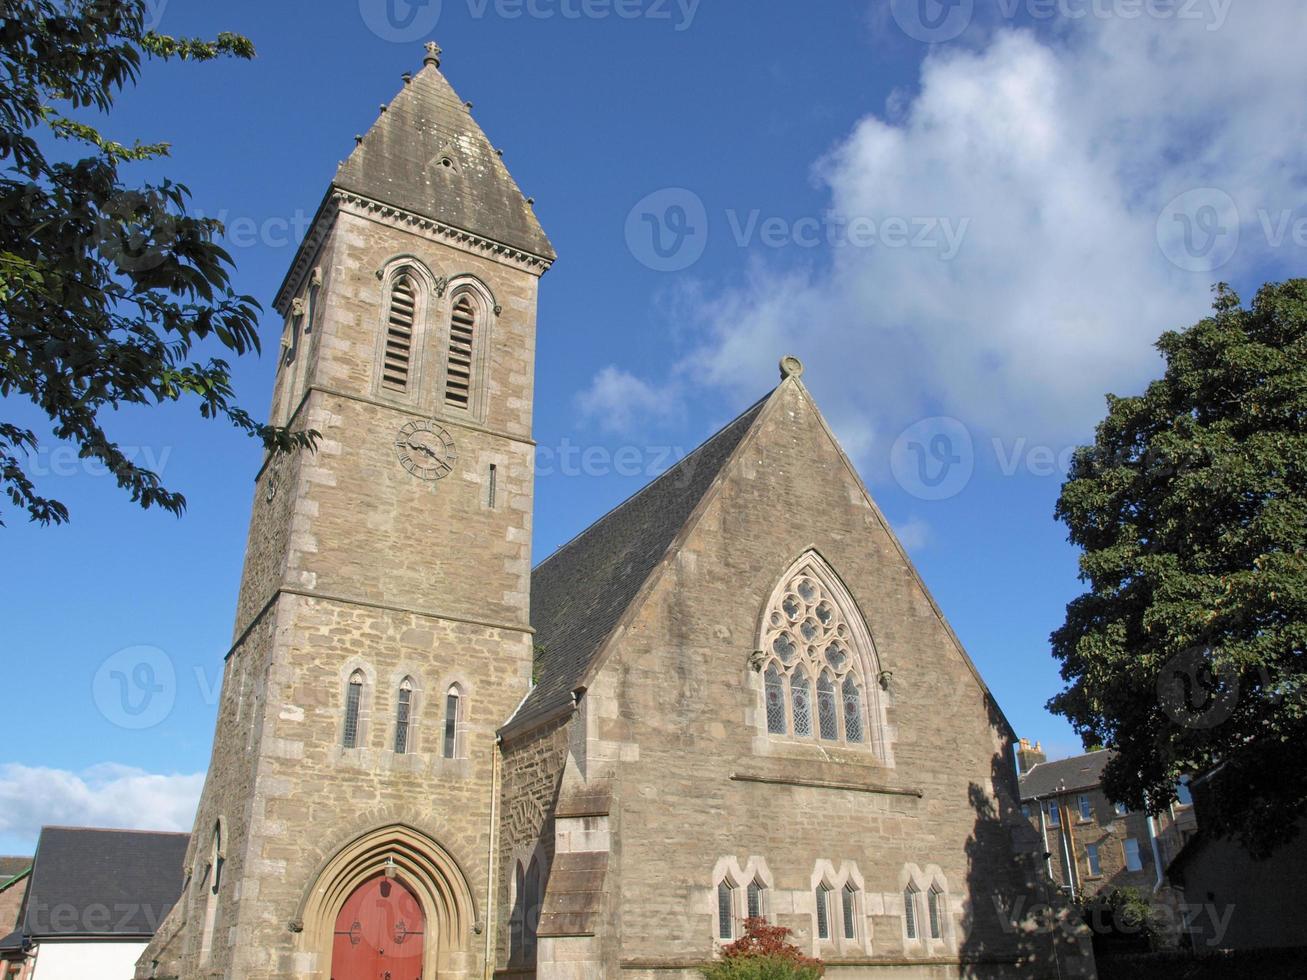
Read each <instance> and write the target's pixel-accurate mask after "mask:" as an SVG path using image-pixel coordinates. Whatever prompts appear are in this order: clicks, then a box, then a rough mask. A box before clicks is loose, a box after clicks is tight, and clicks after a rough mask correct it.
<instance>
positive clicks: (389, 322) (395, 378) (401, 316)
mask: <svg viewBox="0 0 1307 980" xmlns="http://www.w3.org/2000/svg"><path fill="white" fill-rule="evenodd" d="M417 301H418V294H417V284H416V283H415V282H414V280H413V276H412V275H410V274H409V273H408V272H401V273H400V274H399V275H397V276H396V277H395V278H394V279H393V280H392V281H391V284H390V304H389V309H388V310H387V313H386V338H385V340H386V342H385V349H384V351H383V354H382V364H381V386H382V387H383V388H388V389H390V390H391V391H398V392H407V391H408V386H409V381H410V379H411V377H412V373H413V365H414V361H415V359H416V352H415V349H414V341H413V337H414V329H415V326H416V323H417Z"/></svg>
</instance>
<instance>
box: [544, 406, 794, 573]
mask: <svg viewBox="0 0 1307 980" xmlns="http://www.w3.org/2000/svg"><path fill="white" fill-rule="evenodd" d="M775 393H776V389H775V388H773V389H772V390H771V391H769V392H767V394H765V395H763V396H762V397H761V398H759V399H758V400H757V401H756V402H754V403H753V404H752V405H750V406H749V407H748V408H746V409H745V410H744V411H743V412H741V413H740V414H739V415H737V416H735V418H733V419H731V420H730V421H729V422H727V423H726V424H725V425H723V426H722V427H721V428H719V429H718V430H717V431H716V432H714V433H713V434H712V435H710V436H708V438H706V439H705V440H704V441H703V442H701V443H699V445H697V446H695V447H694V448H693V449H692V450H690V451H689V452H688V453H686V454H685V455H684V456H682V457H681V458H680V459H678V460H677V461H676V462H675V463H674V464H673V465H671V466H669V467H668V468H667V469H665V470H663V471H662V472H661V473H659V474H658V475H657V476H656V477H654V478H653V479H652V480H650V481H649V482H648V483H646V484H645V485H644V486H642V487H640V489H639V490H636V491H635V492H634V493H632V494H631V495H630V496H629V497H627V498H625V499H624V500H622V501H621V502H620V503H617V504H615V505H613V506H612V507H610V508H609V509H608V510H607V511H605V512H604V513H603V514H601V515H600V516H599V517H597V518H595V519H594V520H593V521H591V522H590V523H589V524H587V525H586V526H585V527H584V528H582V529H581V530H580V531H578V532H577V533H576V534H574V535H572V537H570V538H569V539H568V540H567V541H565V542H563V543H562V544H560V545H559V546H558V547H557V548H555V549H554V550H553V551H551V552H550V553H549V554H548V555H546V556H545V557H544V558H543V559H541V561H540V564H538V565H536V566H535V568H533V569H531V571H532V574H534V573H535V572H537V571H539V570H540V569H542V568H544V567H545V566H546V565H547V564H549V563H550V562H551V561H553V560H554V559H555V558H557V557H558V556H559V555H561V554H562V553H563V552H565V551H567V549H568V548H570V547H572V545H574V544H576V543H577V542H578V541H580V540H581V539H582V538H584V537H585V536H586V535H587V534H589V533H590V531H591V530H593V529H594V528H596V527H598V526H599V525H600V524H602V523H603V522H604V521H606V520H608V518H610V517H612V516H613V515H614V514H616V513H617V512H618V511H619V510H621V509H622V508H623V507H625V506H627V505H628V504H631V503H634V502H635V501H636V500H638V499H639V498H640V497H641V496H643V495H644V494H646V493H648V492H649V491H650V490H652V489H653V488H654V487H656V486H657V485H658V483H659V482H660V481H662V480H664V479H666V478H667V477H669V476H671V475H672V474H673V473H675V472H676V471H677V470H679V469H680V468H681V467H683V466H684V465H685V464H686V463H688V462H689V461H690V460H692V459H694V457H696V456H698V455H699V454H700V453H702V452H704V451H705V450H706V449H707V448H708V447H709V446H711V445H712V444H713V442H715V441H716V440H717V438H718V437H719V436H721V435H723V434H724V433H725V432H726V431H727V430H729V429H730V428H731V427H732V426H734V425H736V424H738V423H739V421H740V420H741V419H743V418H744V417H745V416H746V415H748V414H749V413H750V412H752V411H754V410H755V409H757V407H758V406H759V405H761V404H762V403H763V402H765V401H767V399H769V398H770V397H771V396H772V395H773V394H775Z"/></svg>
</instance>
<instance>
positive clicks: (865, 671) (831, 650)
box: [754, 552, 885, 759]
mask: <svg viewBox="0 0 1307 980" xmlns="http://www.w3.org/2000/svg"><path fill="white" fill-rule="evenodd" d="M759 640H760V642H759V645H758V648H759V649H761V650H765V651H766V652H767V655H768V657H769V658H770V659H769V662H768V665H767V669H766V671H765V673H764V676H763V679H762V680H763V683H762V684H761V687H762V694H763V699H764V705H763V707H764V709H765V712H766V714H765V717H766V720H767V733H768V734H769V735H771V736H773V737H791V738H795V739H815V740H818V741H821V742H832V743H842V744H844V745H846V746H848V747H850V748H859V749H863V750H867V749H870V750H871V751H872V752H874V753H875V754H876V755H877V756H879V757H881V758H882V759H884V758H885V740H884V733H883V731H882V725H881V720H880V718H881V708H880V702H879V699H878V695H877V692H876V691H875V690H874V688H875V685H874V684H869V683H868V680H869V678H875V677H877V676H878V675H879V665H878V662H877V658H876V651H875V648H874V646H873V644H872V642H871V634H870V632H869V630H868V628H867V625H866V622H865V621H864V620H863V618H862V615H861V613H860V612H859V610H858V608H857V606H856V604H855V603H854V602H853V598H852V596H851V595H850V594H849V592H848V590H847V588H845V586H844V585H843V584H842V583H841V582H840V580H839V578H838V576H836V575H835V573H834V571H833V570H832V569H831V568H830V566H829V565H827V564H826V562H825V561H823V560H822V558H821V557H820V556H819V555H817V553H816V552H809V553H808V554H807V555H805V556H804V557H803V558H801V559H800V560H799V561H797V562H796V563H795V564H794V565H793V566H792V567H791V568H790V570H789V571H788V572H787V573H786V574H785V576H784V577H783V578H782V579H781V582H780V584H779V585H778V586H777V587H776V589H775V591H774V592H773V593H772V597H771V600H770V602H769V604H768V607H767V611H766V614H765V615H764V617H763V630H762V636H761V637H760V638H759ZM754 683H755V684H756V683H757V682H756V681H755V682H754ZM755 689H756V688H755ZM778 692H779V695H780V696H779V697H778ZM786 693H788V697H785V694H786ZM760 727H761V725H760Z"/></svg>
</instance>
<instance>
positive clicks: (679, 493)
mask: <svg viewBox="0 0 1307 980" xmlns="http://www.w3.org/2000/svg"><path fill="white" fill-rule="evenodd" d="M770 397H771V396H770V395H768V396H767V398H763V399H762V400H761V401H759V402H757V403H756V404H755V405H753V406H752V407H751V408H749V409H748V410H747V411H746V412H745V413H744V414H743V415H741V416H739V417H738V418H737V419H735V421H733V422H731V423H730V424H729V425H727V426H726V427H725V428H724V429H722V430H721V431H720V432H718V433H717V434H716V435H714V436H713V437H712V438H710V439H709V440H708V441H707V442H705V443H704V444H703V445H701V446H700V447H699V448H698V449H696V450H695V451H694V452H692V453H690V454H689V455H688V456H686V457H685V458H684V459H682V460H681V461H680V462H679V463H677V464H676V465H675V466H673V467H672V468H671V469H669V470H668V471H667V472H666V473H664V474H663V475H662V476H660V477H658V479H656V480H654V481H653V482H652V483H650V484H649V485H648V486H646V487H645V488H644V489H643V490H641V491H640V492H639V493H637V494H636V495H635V496H633V497H631V498H630V499H629V500H627V501H626V502H625V503H623V504H621V505H620V506H618V507H617V508H616V509H615V510H612V511H610V512H609V513H608V514H607V515H605V516H604V517H602V518H600V519H599V520H598V521H596V522H595V523H594V524H592V525H591V526H590V527H589V528H588V529H587V530H586V531H584V532H582V533H581V534H580V535H578V536H577V537H575V538H573V539H572V540H571V541H570V542H568V543H567V544H565V545H563V546H562V547H561V548H559V549H558V550H557V551H556V552H554V553H553V554H552V555H550V556H549V557H548V558H546V559H545V560H544V561H543V562H541V563H540V564H539V565H538V566H537V567H536V569H535V571H534V572H533V573H532V575H531V625H532V626H533V627H535V630H536V637H535V643H536V646H537V648H539V652H538V654H537V657H538V661H537V667H538V671H539V677H538V683H537V684H536V686H535V687H534V688H533V689H532V691H531V693H530V694H528V695H527V697H526V700H525V701H523V702H522V705H521V706H520V707H519V708H518V710H517V712H516V714H514V716H513V718H512V719H511V720H510V721H509V723H508V724H507V725H506V726H505V730H506V731H508V730H512V729H516V728H521V727H524V726H526V725H528V724H530V723H531V722H533V721H538V720H540V719H543V718H545V717H547V716H549V715H550V714H552V713H553V712H555V711H557V710H560V709H562V708H564V707H565V706H566V705H568V704H569V703H570V702H571V699H572V692H573V691H575V690H576V689H577V688H578V687H579V686H581V684H582V683H584V680H585V677H586V674H587V673H588V671H589V669H590V665H591V663H593V661H594V659H595V657H597V656H598V654H599V652H600V650H601V649H602V648H603V645H604V641H605V640H607V639H608V637H609V635H610V634H611V633H612V632H613V629H614V628H615V627H616V626H617V624H618V622H619V621H620V620H621V618H622V614H623V613H624V612H626V610H627V607H629V606H630V604H631V603H632V601H634V599H635V597H636V595H637V594H638V593H639V591H640V588H641V586H643V585H644V583H645V581H646V580H648V578H649V575H650V573H651V572H653V570H654V568H655V567H656V566H657V565H658V563H659V562H660V561H661V560H662V559H663V557H664V556H665V555H666V554H667V549H668V548H669V547H670V546H671V544H672V541H673V540H674V539H675V538H676V535H677V532H679V531H680V530H681V528H682V527H684V526H685V523H686V521H687V520H688V519H689V517H690V514H691V513H692V512H693V511H694V509H695V507H696V506H697V505H698V503H699V501H700V500H702V499H703V497H704V495H705V494H706V493H707V492H708V489H709V488H710V487H711V486H712V485H713V483H714V481H715V480H716V479H717V476H718V474H720V473H721V471H722V469H723V468H724V467H725V465H726V463H727V461H728V460H729V459H730V458H731V455H732V454H733V453H734V452H735V448H736V446H738V445H739V444H740V441H741V440H742V439H743V438H744V436H745V434H746V433H747V432H748V431H749V428H750V426H752V425H753V422H754V420H755V419H757V417H758V415H759V413H760V412H761V411H762V409H763V406H764V405H766V403H767V400H768V398H770Z"/></svg>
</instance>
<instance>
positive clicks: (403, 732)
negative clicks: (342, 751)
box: [341, 670, 463, 759]
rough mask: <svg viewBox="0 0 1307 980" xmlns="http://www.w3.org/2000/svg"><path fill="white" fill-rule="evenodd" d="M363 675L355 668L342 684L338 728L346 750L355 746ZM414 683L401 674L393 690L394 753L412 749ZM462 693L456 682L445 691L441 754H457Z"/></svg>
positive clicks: (402, 753)
mask: <svg viewBox="0 0 1307 980" xmlns="http://www.w3.org/2000/svg"><path fill="white" fill-rule="evenodd" d="M366 684H367V678H366V677H365V676H364V674H363V671H361V670H356V671H354V673H352V674H351V675H350V678H349V683H348V684H347V685H346V687H345V724H344V726H343V728H342V730H341V745H342V746H343V747H344V748H347V749H356V748H358V746H359V732H360V716H361V713H362V710H363V692H364V688H365V686H366ZM415 689H416V685H415V684H414V683H413V678H411V677H405V678H404V679H403V680H402V681H400V684H399V688H398V690H397V691H396V692H395V727H394V732H393V739H392V741H391V748H392V750H393V751H394V752H395V753H396V754H397V755H406V754H407V753H409V752H411V751H412V750H413V743H414V739H413V735H414V726H415V720H416V714H415V711H416V705H415V703H414V697H415ZM462 713H463V694H462V691H460V690H459V687H458V685H457V684H452V685H450V687H449V690H448V691H447V692H446V693H445V704H444V720H443V724H442V732H441V755H443V756H444V757H445V758H446V759H453V758H455V756H456V755H457V754H458V726H459V723H460V722H461V721H462Z"/></svg>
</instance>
